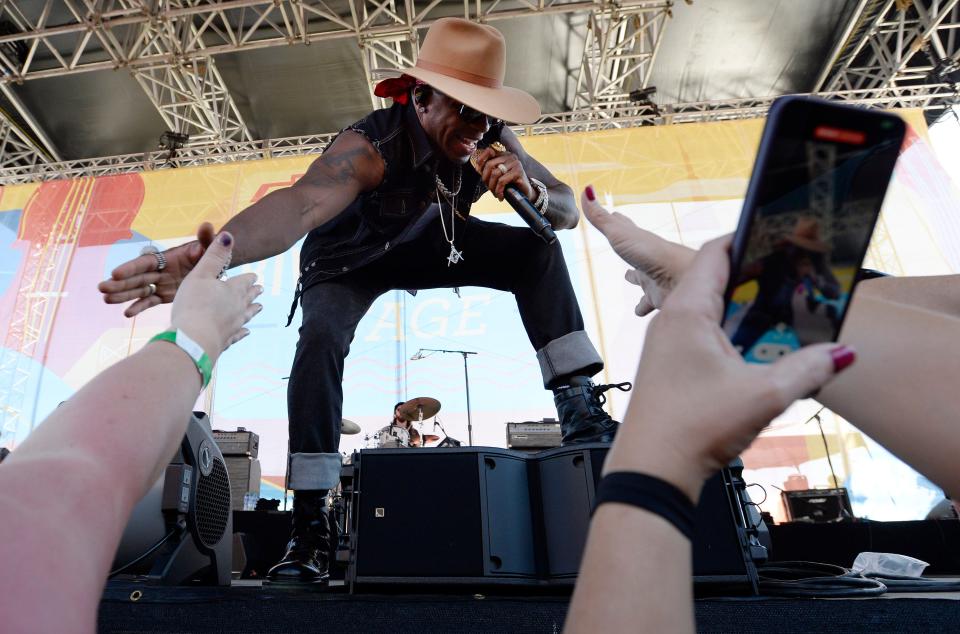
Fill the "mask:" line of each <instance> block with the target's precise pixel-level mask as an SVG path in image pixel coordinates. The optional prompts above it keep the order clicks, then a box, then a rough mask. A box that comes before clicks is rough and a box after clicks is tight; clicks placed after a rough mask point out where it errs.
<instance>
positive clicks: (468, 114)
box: [434, 90, 503, 128]
mask: <svg viewBox="0 0 960 634" xmlns="http://www.w3.org/2000/svg"><path fill="white" fill-rule="evenodd" d="M434 92H436V93H437V94H438V95H443V96H444V97H446V98H447V99H449V100H450V103H451V104H452V105H453V108H454V109H455V110H456V111H457V116H458V117H460V120H461V121H463V122H464V123H470V124H473V123H476V122H478V121H480V120H481V119H485V121H484V123H486V124H487V126H489V127H491V128H492V127H494V126H496V125H500V124H501V123H503V121H502V120H500V119H497V118H496V117H491V116H490V115H488V114H484V113H482V112H480V111H479V110H477V109H476V108H471V107H470V106H467V105H465V104H462V103H460V102H459V101H457V100H456V99H454V98H453V97H451V96H450V95H447V94H444V93H442V92H440V91H439V90H434Z"/></svg>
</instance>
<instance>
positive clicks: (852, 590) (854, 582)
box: [757, 561, 960, 598]
mask: <svg viewBox="0 0 960 634" xmlns="http://www.w3.org/2000/svg"><path fill="white" fill-rule="evenodd" d="M757 572H758V573H759V575H760V584H759V585H760V594H761V595H765V596H774V597H834V598H837V597H876V596H880V595H881V594H886V593H888V592H890V593H894V592H958V591H960V582H958V581H953V580H946V579H943V580H941V579H930V578H926V577H901V576H896V575H872V574H866V575H864V574H861V573H858V572H853V571H852V570H850V569H848V568H844V567H842V566H835V565H833V564H822V563H816V562H812V561H779V562H775V563H770V564H766V565H764V566H759V567H758V568H757Z"/></svg>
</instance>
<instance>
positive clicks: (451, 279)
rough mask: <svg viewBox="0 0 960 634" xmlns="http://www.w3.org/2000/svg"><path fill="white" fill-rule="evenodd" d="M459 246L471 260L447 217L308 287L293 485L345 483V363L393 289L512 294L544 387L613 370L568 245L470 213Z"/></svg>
mask: <svg viewBox="0 0 960 634" xmlns="http://www.w3.org/2000/svg"><path fill="white" fill-rule="evenodd" d="M447 228H448V230H449V223H448V227H447ZM456 244H457V248H458V249H459V250H460V251H461V252H462V253H463V255H464V259H463V260H462V261H460V262H459V263H457V264H454V265H452V266H447V255H448V254H449V252H450V245H449V243H447V242H446V241H445V240H444V237H443V233H442V229H441V225H440V221H439V217H437V218H434V220H433V221H431V222H430V223H429V224H427V225H426V226H425V227H424V229H423V230H422V231H421V233H420V234H419V235H418V236H417V237H416V238H414V239H413V240H411V241H409V242H405V243H403V244H400V245H398V246H397V247H396V248H395V249H393V250H392V251H391V252H389V253H387V254H386V255H384V256H382V257H381V258H380V259H378V260H376V261H374V262H372V263H371V264H368V265H367V266H364V267H362V268H360V269H357V270H355V271H351V272H349V273H346V274H343V275H341V276H338V277H336V278H333V279H331V280H329V281H326V282H321V283H319V284H316V285H314V286H311V287H309V288H307V289H306V290H305V291H304V293H303V295H302V297H301V298H300V303H301V307H302V308H303V323H302V325H301V326H300V340H299V342H298V343H297V351H296V356H295V357H294V360H293V369H292V370H291V372H290V382H289V385H288V390H287V410H288V415H289V419H290V465H289V483H288V484H289V487H290V488H291V489H293V490H297V489H305V490H306V489H311V490H312V489H327V488H330V487H332V486H334V485H335V484H336V482H337V481H338V479H339V468H340V455H339V453H338V451H337V449H338V447H339V444H340V425H341V420H342V407H343V386H342V380H343V365H344V359H345V358H346V356H347V353H348V352H349V351H350V343H351V342H352V341H353V336H354V332H355V330H356V327H357V324H358V323H359V321H360V319H361V318H362V317H363V316H364V315H365V314H366V312H367V311H368V310H369V308H370V306H371V305H372V304H373V302H374V301H375V300H376V299H377V297H379V296H380V295H381V294H383V293H385V292H387V291H390V290H396V289H403V290H417V289H427V288H453V287H456V286H483V287H488V288H494V289H497V290H501V291H510V292H512V293H513V294H514V295H515V297H516V300H517V307H518V308H519V311H520V318H521V320H522V321H523V326H524V328H525V329H526V332H527V336H528V337H529V338H530V343H531V344H533V347H534V349H535V350H536V351H537V357H538V359H539V361H540V367H541V370H542V372H543V377H544V387H550V384H551V382H553V381H555V380H556V379H559V378H561V377H564V376H568V375H571V374H582V375H587V376H592V375H594V374H596V373H597V372H599V371H600V370H601V369H603V361H602V360H601V359H600V356H599V355H598V354H597V352H596V349H595V348H594V347H593V344H592V343H590V340H589V338H588V337H587V335H586V333H585V332H584V330H583V317H582V315H581V314H580V307H579V305H578V304H577V298H576V295H575V294H574V292H573V286H572V284H571V282H570V276H569V273H568V272H567V265H566V262H565V261H564V258H563V251H562V250H561V249H560V245H559V243H555V244H553V245H546V244H544V242H543V241H542V240H541V239H540V238H538V237H537V236H536V235H535V234H534V233H533V232H532V231H530V230H529V229H528V228H526V227H511V226H508V225H503V224H499V223H493V222H486V221H482V220H477V219H476V218H473V217H469V218H468V220H467V223H466V226H465V225H464V223H463V222H458V223H457V238H456Z"/></svg>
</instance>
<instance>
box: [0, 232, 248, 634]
mask: <svg viewBox="0 0 960 634" xmlns="http://www.w3.org/2000/svg"><path fill="white" fill-rule="evenodd" d="M224 236H228V234H221V236H220V238H219V239H218V240H217V242H215V243H214V244H213V246H211V247H210V248H209V249H208V250H207V253H206V255H205V256H204V257H203V258H202V259H201V260H200V262H199V263H198V265H197V267H196V269H195V270H194V272H193V273H191V275H190V276H189V277H188V278H187V280H186V281H185V282H184V284H183V287H182V289H181V291H180V293H179V294H178V296H177V301H176V302H174V305H173V313H172V317H171V323H172V326H173V328H179V329H181V330H183V331H184V332H185V333H187V334H188V335H189V336H190V338H192V339H193V340H194V341H196V342H197V343H198V344H199V345H200V346H201V347H202V348H203V349H204V351H205V352H206V353H207V355H208V356H209V357H210V359H211V361H212V362H216V360H217V357H218V356H219V354H220V352H221V351H222V350H223V349H225V348H226V347H227V346H229V345H230V344H231V343H233V342H235V341H237V340H239V339H241V338H242V337H244V336H245V335H246V333H247V330H246V328H244V324H245V323H246V321H247V320H249V319H250V318H252V317H253V315H255V314H256V313H257V312H259V309H260V306H259V304H253V303H252V302H253V300H254V299H255V298H256V296H257V295H259V294H260V292H261V290H262V289H261V288H260V287H259V286H255V285H253V282H254V281H255V280H256V276H255V275H253V274H248V275H241V276H237V277H235V278H232V279H230V280H229V281H227V282H221V281H219V280H218V279H217V275H218V273H219V271H220V269H221V267H222V266H223V264H224V263H225V262H226V261H227V260H228V259H229V254H230V249H229V245H228V244H224V243H223V242H222V240H223V237H224ZM228 241H229V238H228ZM200 390H201V377H200V373H199V372H198V371H197V368H196V366H195V364H194V362H193V360H192V359H191V358H190V357H189V356H188V355H187V354H186V353H185V352H183V351H182V350H179V349H178V348H177V346H176V345H175V344H172V343H168V342H165V341H157V342H153V343H149V344H147V345H146V346H145V347H144V348H143V349H142V350H140V351H139V352H137V353H136V354H134V355H131V356H130V357H128V358H126V359H124V360H123V361H120V362H119V363H117V364H116V365H114V366H112V367H110V368H108V369H107V370H106V371H104V372H102V373H101V374H99V375H98V376H97V377H95V378H94V379H93V380H91V381H90V382H89V383H88V384H87V385H86V386H84V387H83V389H81V390H80V391H78V392H77V393H76V394H74V395H73V396H72V397H71V398H70V399H69V400H68V401H66V402H65V403H64V404H63V405H61V406H60V407H59V408H57V409H56V410H54V412H53V413H52V414H50V416H49V417H48V418H47V420H46V421H45V422H44V423H43V424H42V425H41V426H40V427H39V428H37V430H36V431H34V432H33V433H32V434H31V435H30V436H29V437H28V438H27V439H26V440H25V441H24V442H23V443H22V444H21V445H20V446H19V447H18V448H17V449H16V450H15V451H14V452H12V453H11V454H10V456H9V458H7V459H6V460H5V461H4V463H3V464H2V465H0V508H2V509H3V520H2V522H0V536H2V539H0V561H2V562H3V567H4V571H3V575H0V613H2V614H3V617H2V618H3V622H4V628H5V629H9V630H10V631H17V632H25V631H40V632H66V631H81V630H83V631H89V632H93V631H94V629H95V627H96V612H97V605H98V603H99V600H100V595H101V593H102V591H103V584H104V581H105V580H106V577H107V573H108V571H109V568H110V564H111V562H112V560H113V556H114V553H115V552H116V549H117V544H118V543H119V541H120V537H121V535H122V532H123V529H124V526H125V525H126V522H127V519H128V517H129V515H130V512H131V510H132V508H133V506H134V504H136V502H137V501H138V500H139V499H140V497H141V496H142V495H143V494H144V493H145V492H146V491H147V489H148V487H149V486H151V485H152V484H153V483H154V482H155V481H156V479H157V478H158V477H159V474H160V473H161V471H162V469H163V468H164V466H165V465H166V464H167V462H168V461H169V460H170V457H171V456H172V455H173V454H174V452H175V450H176V447H177V446H178V444H179V443H180V441H181V440H182V438H183V434H184V430H185V429H186V426H187V422H188V421H189V418H190V410H191V408H192V406H193V404H194V402H196V399H197V396H198V395H199V393H200ZM51 595H53V596H56V597H58V599H57V605H56V606H53V607H51V606H50V601H49V598H50V596H51Z"/></svg>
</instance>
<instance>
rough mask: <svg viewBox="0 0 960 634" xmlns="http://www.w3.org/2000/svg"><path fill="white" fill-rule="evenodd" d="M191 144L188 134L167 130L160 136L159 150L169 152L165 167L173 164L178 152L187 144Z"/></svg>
mask: <svg viewBox="0 0 960 634" xmlns="http://www.w3.org/2000/svg"><path fill="white" fill-rule="evenodd" d="M189 142H190V135H189V134H187V133H186V132H172V131H170V130H166V131H165V132H164V133H163V134H161V135H160V141H159V143H157V149H160V150H166V151H167V160H166V161H165V165H170V164H171V163H172V162H173V159H174V157H176V155H177V150H179V149H181V148H182V147H184V146H185V145H186V144H187V143H189Z"/></svg>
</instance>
